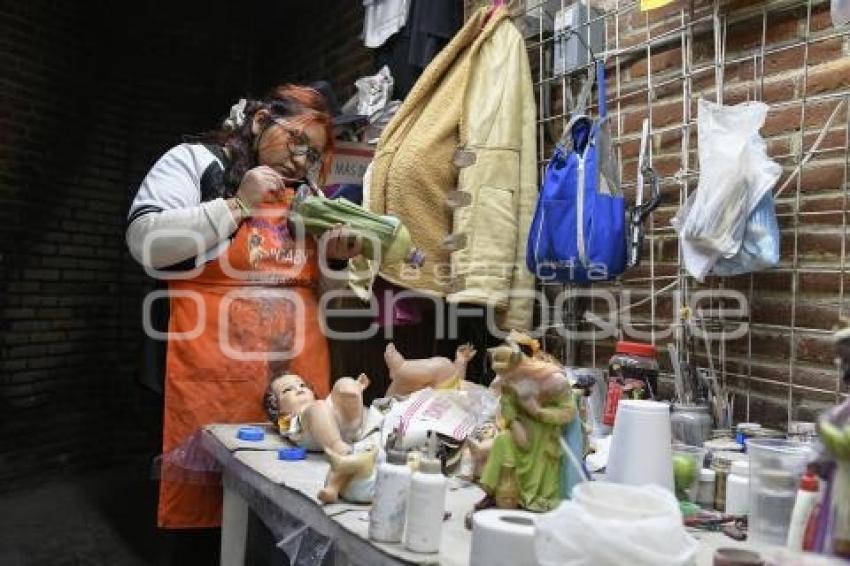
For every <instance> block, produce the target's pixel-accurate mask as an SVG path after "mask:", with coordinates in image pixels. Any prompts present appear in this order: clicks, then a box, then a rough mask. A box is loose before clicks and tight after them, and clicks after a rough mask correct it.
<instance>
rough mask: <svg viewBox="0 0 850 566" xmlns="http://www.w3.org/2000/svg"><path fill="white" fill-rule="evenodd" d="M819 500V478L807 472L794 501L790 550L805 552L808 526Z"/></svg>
mask: <svg viewBox="0 0 850 566" xmlns="http://www.w3.org/2000/svg"><path fill="white" fill-rule="evenodd" d="M819 499H820V493H819V491H818V478H817V476H815V475H814V474H813V473H811V472H806V473H805V474H803V477H802V479H800V488H799V489H798V490H797V499H796V500H795V501H794V510H793V511H792V512H791V527H790V528H789V529H788V545H787V546H788V550H797V551H799V550H803V537H804V535H805V534H806V525H807V524H808V522H809V518H810V517H811V515H812V511H813V510H814V508H815V506H816V505H817V503H818V500H819Z"/></svg>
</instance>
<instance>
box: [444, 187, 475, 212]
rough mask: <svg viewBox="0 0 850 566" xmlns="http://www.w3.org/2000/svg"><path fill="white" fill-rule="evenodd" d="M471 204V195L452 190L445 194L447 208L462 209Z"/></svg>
mask: <svg viewBox="0 0 850 566" xmlns="http://www.w3.org/2000/svg"><path fill="white" fill-rule="evenodd" d="M470 204H472V193H468V192H466V191H460V190H454V191H449V192H448V193H446V205H447V206H448V207H449V208H463V207H464V206H469V205H470Z"/></svg>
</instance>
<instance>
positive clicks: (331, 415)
mask: <svg viewBox="0 0 850 566" xmlns="http://www.w3.org/2000/svg"><path fill="white" fill-rule="evenodd" d="M368 386H369V378H368V377H367V376H366V375H365V374H361V375H360V376H359V377H358V378H357V379H352V378H350V377H343V378H340V379H339V380H337V381H336V383H334V385H333V388H332V389H331V393H330V395H329V396H328V397H327V399H316V395H315V393H314V392H313V390H312V388H311V387H310V386H309V385H308V384H307V383H306V382H305V381H304V380H303V379H302V378H301V377H300V376H298V375H295V374H290V373H287V374H283V375H281V376H278V377H276V378H275V379H274V380H272V382H271V383H270V384H269V387H268V389H267V391H266V398H265V407H266V413H267V415H268V417H269V419H270V420H271V421H272V422H273V423H276V424H277V425H278V427H279V429H280V432H281V434H282V435H283V436H285V437H286V438H288V439H289V440H290V441H292V442H293V443H295V444H296V445H298V446H301V447H304V448H306V449H307V450H310V451H314V452H322V451H323V452H324V453H325V454H326V455H327V457H328V461H329V462H330V465H331V469H330V471H329V472H328V478H327V481H326V484H325V487H324V488H323V489H322V490H321V491H320V492H319V494H318V498H319V500H320V501H322V502H324V503H333V502H335V501H337V500H338V499H339V494H340V492H342V491H343V490H344V489H345V488H346V486H348V484H349V482H351V481H352V480H354V479H358V478H365V477H368V476H369V475H370V474H371V472H372V469H373V468H374V464H375V458H376V457H377V450H375V449H372V448H368V449H366V450H365V451H363V452H357V453H356V452H355V451H354V448H353V444H354V443H355V442H357V441H359V440H361V439H362V437H363V434H364V432H366V431H364V430H363V429H364V425H365V423H366V415H367V410H366V408H365V407H364V406H363V390H365V389H366V388H367V387H368Z"/></svg>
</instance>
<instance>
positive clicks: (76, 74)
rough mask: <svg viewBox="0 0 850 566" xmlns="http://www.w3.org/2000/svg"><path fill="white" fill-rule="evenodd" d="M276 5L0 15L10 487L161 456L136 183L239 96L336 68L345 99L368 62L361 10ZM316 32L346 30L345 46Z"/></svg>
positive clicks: (0, 184)
mask: <svg viewBox="0 0 850 566" xmlns="http://www.w3.org/2000/svg"><path fill="white" fill-rule="evenodd" d="M283 4H284V3H281V2H272V1H270V0H268V1H265V0H254V1H252V2H249V3H247V4H246V3H243V4H239V5H237V4H234V3H231V2H225V1H220V2H212V3H210V2H200V1H199V0H198V1H196V0H193V1H190V2H177V3H175V2H161V1H158V2H148V3H136V2H132V3H125V4H121V5H115V4H114V3H106V2H65V3H56V2H49V1H47V0H34V1H33V2H26V3H4V5H3V7H2V8H0V67H2V68H3V69H4V72H3V78H2V79H0V266H2V267H0V313H2V317H0V324H2V327H0V336H1V337H0V348H2V358H0V414H2V415H3V417H2V419H0V485H2V486H4V488H9V487H11V486H14V485H15V483H16V482H17V481H23V480H26V479H31V478H33V477H38V476H39V475H44V474H47V473H50V472H51V471H53V470H66V469H72V468H78V467H82V466H87V465H102V464H104V463H107V462H109V461H111V460H112V459H114V458H116V457H124V456H141V457H143V458H146V457H149V456H150V455H152V454H154V453H156V450H157V446H158V443H159V426H160V415H159V407H160V403H161V401H160V399H159V398H158V397H156V396H154V395H153V394H151V393H148V392H147V391H146V390H144V389H143V388H141V387H140V386H139V385H138V384H137V382H136V377H137V375H138V373H139V368H140V363H141V358H140V348H141V342H142V341H141V338H142V332H141V302H142V298H143V296H144V294H145V293H146V292H147V290H148V289H149V288H150V281H149V280H148V279H147V278H146V277H145V276H144V274H143V273H142V271H141V270H140V268H139V267H138V266H137V265H136V264H135V263H134V262H133V261H132V259H131V258H129V256H128V254H127V252H126V249H125V245H124V218H125V215H126V211H127V208H128V204H129V201H130V199H131V198H132V196H133V195H134V194H135V190H136V188H137V187H138V184H139V182H140V181H141V179H142V177H143V176H144V174H145V172H146V171H147V169H148V168H149V167H150V166H151V165H152V164H153V162H154V161H155V159H156V158H157V157H158V156H159V155H160V154H161V153H162V152H164V151H165V150H166V149H168V148H169V147H170V146H172V145H175V144H176V143H179V142H180V141H181V136H182V135H183V134H187V133H196V132H199V131H203V130H205V129H209V128H211V127H213V126H215V124H216V123H217V122H218V121H219V120H220V119H221V118H222V117H223V116H224V115H225V114H226V113H227V109H228V107H229V105H230V104H232V102H233V101H235V100H236V99H237V98H238V97H239V96H240V95H242V94H244V93H255V94H256V93H262V92H265V91H266V90H267V89H268V88H269V87H270V86H271V85H273V84H275V83H277V82H281V81H285V80H286V81H299V80H314V79H318V78H323V77H326V76H327V77H330V78H333V79H335V82H336V84H337V85H339V86H340V89H341V91H343V92H344V89H343V88H342V86H343V85H346V84H349V83H350V82H351V81H352V80H353V79H352V78H351V77H352V76H354V75H355V74H357V73H359V72H360V70H361V69H366V70H370V69H369V66H370V64H371V60H370V56H369V54H368V52H366V50H365V49H364V48H362V47H361V48H359V49H358V45H359V40H358V39H357V31H356V29H355V28H357V27H358V26H360V25H362V13H361V12H362V7H361V6H360V3H359V2H358V3H352V5H351V7H350V9H348V10H340V9H337V6H338V5H337V3H334V2H330V1H328V0H322V1H314V2H305V1H299V2H288V3H285V8H284V6H283ZM332 5H333V7H334V9H333V10H332V9H331V6H332ZM358 22H360V23H358ZM349 28H351V29H349ZM311 29H312V30H333V29H338V30H342V29H345V32H344V34H342V37H344V39H345V40H344V41H342V42H340V41H338V40H335V39H334V38H333V37H332V36H331V35H327V36H326V37H318V38H317V37H313V36H311V35H310V34H308V33H307V30H311ZM292 37H295V38H296V39H295V40H291V39H290V38H292ZM343 52H344V53H345V57H343V56H342V55H341V54H342V53H343ZM269 53H274V57H270V56H269V55H268V54H269ZM288 54H289V55H291V57H289V56H288ZM319 59H321V63H320V64H318V65H317V64H315V62H316V61H318V60H319ZM345 94H348V93H345Z"/></svg>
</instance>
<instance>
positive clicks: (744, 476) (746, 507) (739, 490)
mask: <svg viewBox="0 0 850 566" xmlns="http://www.w3.org/2000/svg"><path fill="white" fill-rule="evenodd" d="M749 512H750V463H749V462H748V461H747V460H736V461H735V462H732V469H731V470H730V473H729V476H728V477H727V478H726V513H728V514H729V515H746V514H748V513H749Z"/></svg>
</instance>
